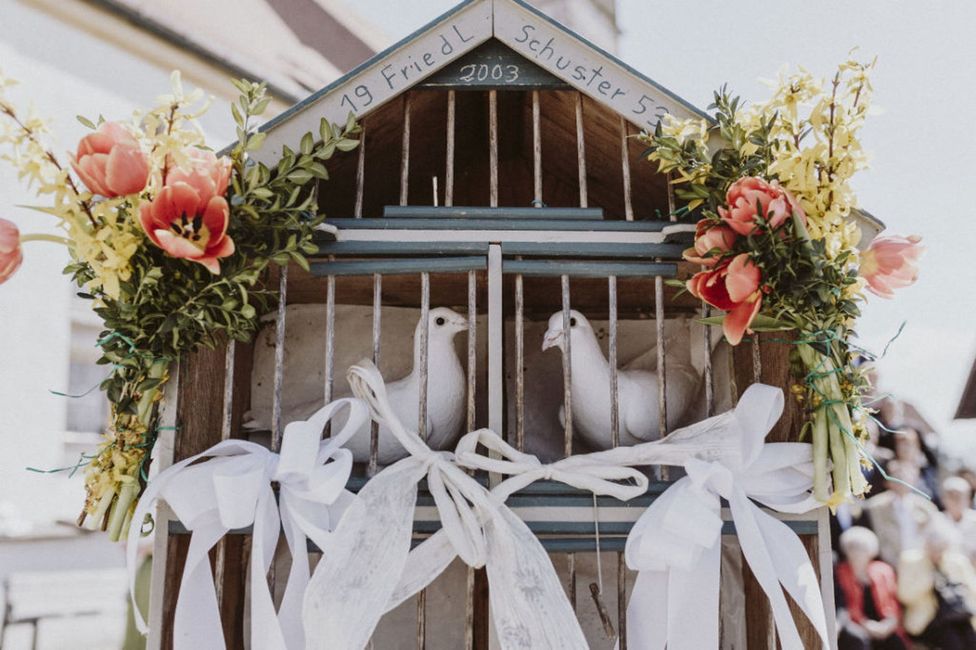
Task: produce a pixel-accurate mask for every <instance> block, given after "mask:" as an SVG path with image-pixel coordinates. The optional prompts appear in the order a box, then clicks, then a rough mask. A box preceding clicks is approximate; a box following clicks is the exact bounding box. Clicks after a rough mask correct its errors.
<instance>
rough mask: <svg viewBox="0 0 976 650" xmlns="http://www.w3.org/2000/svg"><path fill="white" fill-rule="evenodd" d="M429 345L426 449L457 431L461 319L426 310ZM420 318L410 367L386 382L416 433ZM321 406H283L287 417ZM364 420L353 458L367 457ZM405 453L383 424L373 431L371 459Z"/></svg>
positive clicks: (461, 392)
mask: <svg viewBox="0 0 976 650" xmlns="http://www.w3.org/2000/svg"><path fill="white" fill-rule="evenodd" d="M428 322H429V323H430V328H429V337H430V338H429V343H428V346H427V362H428V365H427V367H428V368H429V372H428V379H427V444H428V445H429V446H430V447H431V449H444V448H447V447H449V446H450V445H451V444H452V443H453V441H454V438H455V437H456V435H457V434H458V433H459V429H460V427H461V423H462V421H463V420H464V407H465V399H464V398H465V375H464V369H463V368H462V367H461V360H460V359H459V358H458V355H457V350H455V348H454V336H455V335H456V334H457V333H458V332H463V331H465V330H466V329H468V321H467V319H466V318H464V317H463V316H461V315H460V314H458V313H457V312H455V311H454V310H452V309H448V308H447V307H437V308H435V309H431V310H430V316H429V319H428ZM421 334H422V332H421V321H420V320H419V319H418V321H417V327H416V329H415V330H414V337H413V367H412V369H411V370H410V373H409V374H408V375H407V376H405V377H403V378H401V379H397V380H395V381H391V382H389V383H388V384H387V385H386V390H387V394H388V395H389V398H390V404H391V405H392V406H393V410H394V411H395V412H396V414H397V417H398V418H399V419H400V421H401V422H403V424H404V425H405V426H406V427H407V428H408V429H410V430H411V431H416V429H417V424H418V421H419V419H420V416H419V413H420V368H421V363H420V345H421ZM320 408H322V402H321V400H319V401H315V402H310V403H305V404H302V405H300V406H296V407H295V408H292V409H289V413H288V419H290V420H296V419H307V417H308V416H309V415H310V414H312V413H314V412H315V411H317V410H318V409H320ZM344 424H345V421H344V419H343V418H342V417H338V418H336V421H335V423H334V424H333V430H336V431H338V430H339V429H340V428H341V427H342V426H343V425H344ZM262 425H264V426H266V424H265V423H263V422H260V421H258V420H255V421H252V422H249V423H248V424H247V425H246V426H248V427H249V428H260V427H262ZM369 445H370V432H369V424H368V423H367V425H366V426H365V427H363V430H361V431H359V432H357V433H356V434H355V435H353V437H352V438H351V439H350V440H349V441H348V442H347V443H346V445H345V446H346V448H347V449H349V450H350V451H352V453H353V458H354V459H355V461H356V462H366V461H368V460H369ZM405 456H406V452H405V451H404V449H403V447H402V445H400V443H399V442H397V440H396V438H394V437H393V435H392V434H391V433H390V432H389V430H387V429H385V428H384V427H380V429H379V454H378V456H377V462H378V463H379V464H380V465H388V464H390V463H393V462H395V461H397V460H399V459H401V458H403V457H405Z"/></svg>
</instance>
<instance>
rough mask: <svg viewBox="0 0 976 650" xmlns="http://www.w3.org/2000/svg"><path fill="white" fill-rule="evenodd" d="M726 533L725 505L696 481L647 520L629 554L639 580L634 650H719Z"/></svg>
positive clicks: (633, 602)
mask: <svg viewBox="0 0 976 650" xmlns="http://www.w3.org/2000/svg"><path fill="white" fill-rule="evenodd" d="M721 533H722V517H721V504H720V502H719V499H718V497H717V496H716V495H714V494H712V493H710V492H708V491H706V490H704V489H703V488H702V487H701V486H700V485H698V484H697V483H696V482H695V481H694V480H693V479H692V477H691V476H686V477H684V478H682V479H679V480H678V481H677V482H676V483H675V484H674V485H672V486H671V487H670V488H668V490H667V491H665V492H664V494H662V495H661V496H660V497H658V498H657V499H656V500H655V501H654V502H653V503H652V504H651V505H650V506H649V507H648V508H647V510H646V511H645V512H644V514H642V515H641V516H640V518H639V519H638V520H637V522H636V523H635V524H634V527H633V529H632V530H631V532H630V535H629V536H628V537H627V545H626V547H625V551H624V552H625V555H626V558H627V565H628V566H630V568H631V569H635V570H637V571H638V572H639V573H638V578H637V582H636V583H635V585H634V590H633V592H632V593H631V597H630V602H629V603H628V606H627V639H628V645H631V646H632V647H635V648H642V649H643V648H649V649H652V650H660V649H663V648H664V647H665V646H667V647H668V649H669V650H700V649H702V648H717V647H718V640H719V639H718V615H719V609H718V607H719V600H718V594H719V581H720V565H721V543H722V537H721ZM712 620H714V621H715V623H714V624H709V621H712Z"/></svg>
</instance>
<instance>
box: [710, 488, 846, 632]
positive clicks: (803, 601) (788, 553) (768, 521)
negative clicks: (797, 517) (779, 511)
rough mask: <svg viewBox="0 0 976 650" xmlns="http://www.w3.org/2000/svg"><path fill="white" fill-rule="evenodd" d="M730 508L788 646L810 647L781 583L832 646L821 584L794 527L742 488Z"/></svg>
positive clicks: (744, 550) (739, 535)
mask: <svg viewBox="0 0 976 650" xmlns="http://www.w3.org/2000/svg"><path fill="white" fill-rule="evenodd" d="M729 508H730V510H731V512H732V518H733V520H734V521H735V527H736V532H737V534H738V537H739V543H740V545H741V547H742V553H743V555H744V556H745V558H746V562H748V563H749V568H750V569H751V570H752V573H753V575H754V576H755V577H756V581H757V582H758V583H759V585H760V586H761V587H762V589H763V591H764V592H765V593H766V596H767V597H768V598H769V603H770V607H771V609H772V613H773V620H774V621H775V623H776V630H777V632H778V634H779V638H780V641H781V643H782V644H783V648H785V649H787V650H792V649H794V648H795V649H797V650H802V648H803V647H804V646H803V642H802V641H801V640H800V633H799V631H798V630H797V628H796V621H795V620H794V619H793V614H792V613H791V612H790V608H789V605H788V604H787V601H786V597H785V596H784V595H783V589H781V588H780V584H782V587H783V588H785V589H786V591H787V593H789V594H790V596H791V597H792V598H793V600H794V601H795V602H796V604H797V605H798V606H799V607H800V609H801V611H802V612H803V613H804V615H805V616H806V617H807V618H808V619H809V620H810V622H811V623H812V624H813V626H814V628H815V629H816V630H817V634H818V635H819V636H820V640H821V645H822V647H823V648H824V649H827V648H829V647H830V644H829V641H828V636H827V621H826V616H825V614H824V605H823V598H822V596H821V593H820V585H819V583H818V581H817V574H816V571H815V570H814V568H813V565H812V564H811V563H810V558H809V556H808V555H807V552H806V549H805V548H804V546H803V543H802V542H801V541H800V539H799V538H798V537H797V536H796V534H795V533H794V532H793V531H792V530H791V529H790V527H789V526H787V525H786V524H784V523H783V522H781V521H779V520H778V519H776V518H775V517H773V516H771V515H769V514H767V513H765V512H763V511H762V510H761V509H760V508H759V507H758V506H757V505H755V504H754V503H752V502H751V501H749V499H748V497H747V496H746V495H745V493H744V492H743V491H742V490H741V489H738V488H737V489H736V490H735V492H734V493H733V495H732V497H731V498H730V499H729Z"/></svg>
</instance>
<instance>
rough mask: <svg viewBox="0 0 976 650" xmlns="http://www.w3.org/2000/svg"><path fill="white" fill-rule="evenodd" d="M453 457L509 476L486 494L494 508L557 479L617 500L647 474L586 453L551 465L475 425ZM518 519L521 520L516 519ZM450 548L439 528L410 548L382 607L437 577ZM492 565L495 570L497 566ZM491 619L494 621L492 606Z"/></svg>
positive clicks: (643, 486) (639, 489) (500, 584)
mask: <svg viewBox="0 0 976 650" xmlns="http://www.w3.org/2000/svg"><path fill="white" fill-rule="evenodd" d="M479 444H480V445H483V446H484V447H485V448H486V449H488V451H489V452H495V453H497V454H498V456H499V457H498V458H490V457H487V456H484V455H482V454H479V453H477V447H478V445H479ZM454 461H455V463H456V464H457V465H460V466H462V467H467V468H470V469H479V470H485V471H487V472H492V473H498V474H506V475H509V476H510V478H508V479H506V480H504V481H502V482H501V483H499V484H498V485H496V486H495V487H494V488H493V489H492V490H491V492H489V498H490V499H491V502H492V503H493V504H494V505H495V507H499V506H503V504H504V503H505V501H506V500H507V499H508V497H509V496H511V495H512V494H514V493H515V492H518V491H519V490H521V489H523V488H525V487H527V486H528V485H530V484H532V483H534V482H536V481H544V480H552V481H558V482H560V483H565V484H566V485H570V486H572V487H575V488H578V489H580V490H586V491H588V492H592V493H593V494H598V495H608V496H612V497H614V498H617V499H619V500H621V501H629V500H630V499H633V498H634V497H637V496H640V495H642V494H644V493H645V492H646V491H647V485H648V479H647V476H645V475H644V474H643V473H641V472H639V471H637V470H635V469H632V468H629V467H622V466H620V465H611V464H608V463H605V462H601V461H599V460H594V459H593V458H592V457H591V456H588V455H579V456H570V457H568V458H564V459H562V460H558V461H556V462H554V463H550V464H543V463H542V462H541V461H539V459H538V458H537V457H535V456H533V455H532V454H526V453H522V452H520V451H518V450H517V449H515V448H514V447H512V446H511V445H509V444H508V443H507V442H505V441H504V440H503V439H502V438H501V436H499V435H498V434H497V433H495V432H494V431H491V430H490V429H479V430H478V431H473V432H471V433H469V434H467V435H465V436H463V437H462V438H461V440H460V441H459V442H458V445H457V447H456V448H455V452H454ZM505 512H506V513H507V514H508V515H510V514H511V511H510V510H509V509H508V508H505ZM506 516H507V515H506ZM516 519H518V518H517V517H516ZM518 521H519V522H520V523H521V519H518ZM523 525H524V524H523ZM454 548H455V547H453V545H452V543H451V541H450V538H449V533H448V530H447V528H446V527H445V528H442V529H441V530H439V531H437V532H436V533H434V534H433V535H431V536H430V537H429V538H428V539H426V540H425V541H424V542H422V543H421V544H420V545H418V546H417V548H415V549H414V550H412V551H411V552H410V557H409V560H408V562H407V564H406V566H405V567H404V572H403V575H402V576H401V578H400V583H399V585H397V588H396V590H395V591H394V593H393V596H392V598H391V600H390V603H389V605H388V606H387V611H389V610H390V609H393V608H394V607H396V606H397V605H399V604H400V603H402V602H403V601H405V600H406V599H407V598H409V597H410V596H412V595H414V594H415V593H417V592H418V591H420V590H421V589H423V588H424V587H426V586H427V585H428V584H430V583H431V582H432V581H433V580H434V579H435V578H436V577H437V576H438V575H440V574H441V573H442V572H443V571H444V570H445V569H446V568H447V567H448V565H449V564H450V563H451V562H452V561H453V560H454V558H455V557H456V556H457V553H456V551H455V550H454ZM493 566H494V567H496V568H497V567H499V566H501V564H500V563H498V564H495V565H493ZM491 572H492V565H490V566H489V574H491ZM495 574H497V575H498V579H497V580H496V581H494V582H492V589H493V590H499V589H505V583H507V582H510V581H511V580H512V577H511V576H510V575H506V574H505V571H504V570H502V569H497V570H496V571H495ZM489 580H490V576H489ZM563 593H564V592H563ZM504 602H505V604H508V603H511V602H512V600H511V598H508V597H505V598H504ZM492 617H493V618H495V620H498V615H497V613H496V611H495V610H494V609H493V610H492Z"/></svg>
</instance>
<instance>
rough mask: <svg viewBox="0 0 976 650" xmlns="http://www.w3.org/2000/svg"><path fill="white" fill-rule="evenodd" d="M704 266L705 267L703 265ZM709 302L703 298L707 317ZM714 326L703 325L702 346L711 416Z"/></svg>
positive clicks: (706, 413)
mask: <svg viewBox="0 0 976 650" xmlns="http://www.w3.org/2000/svg"><path fill="white" fill-rule="evenodd" d="M703 268H704V267H703ZM709 312H710V310H709V308H708V303H707V302H705V301H704V300H702V304H701V317H702V319H703V320H704V319H706V318H708V316H709ZM711 330H712V326H711V325H703V326H702V346H703V348H704V352H705V361H704V367H703V369H702V374H704V380H705V417H711V416H712V415H714V413H715V373H714V371H713V370H712V331H711Z"/></svg>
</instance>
